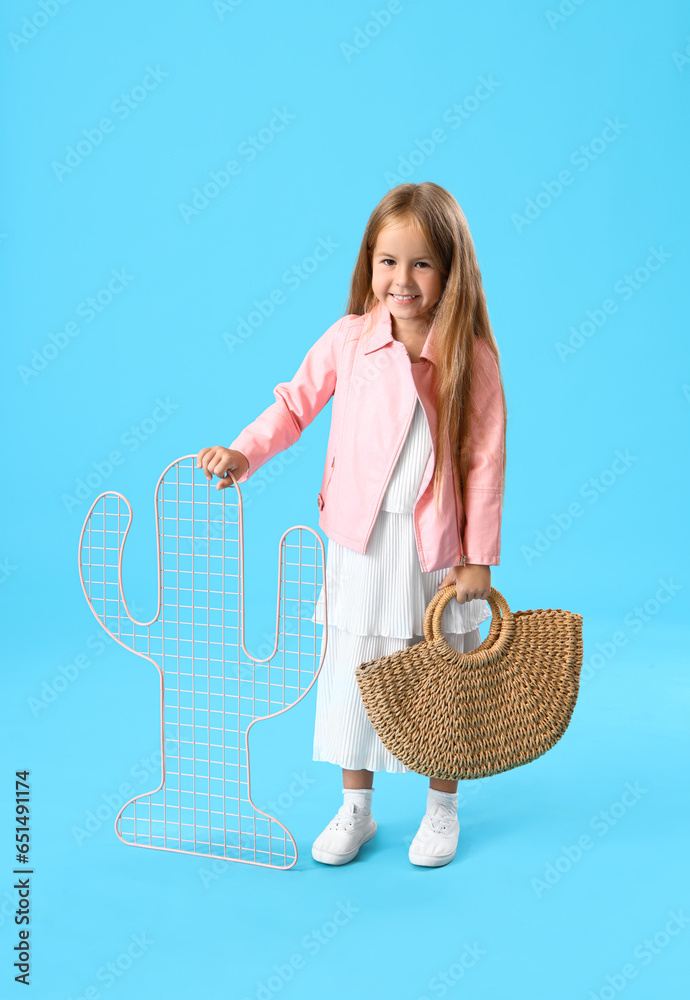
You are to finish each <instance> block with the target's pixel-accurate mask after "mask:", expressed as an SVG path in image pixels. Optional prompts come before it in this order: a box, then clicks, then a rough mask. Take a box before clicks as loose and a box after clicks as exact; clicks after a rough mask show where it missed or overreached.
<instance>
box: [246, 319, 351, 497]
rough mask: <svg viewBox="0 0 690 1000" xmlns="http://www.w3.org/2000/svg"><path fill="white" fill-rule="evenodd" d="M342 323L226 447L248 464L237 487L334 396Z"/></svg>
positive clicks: (341, 321)
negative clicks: (273, 399) (240, 454)
mask: <svg viewBox="0 0 690 1000" xmlns="http://www.w3.org/2000/svg"><path fill="white" fill-rule="evenodd" d="M345 319H346V317H341V318H340V319H339V320H336V322H335V323H333V325H332V326H330V327H329V328H328V330H326V332H325V333H324V334H322V336H321V337H319V339H318V340H317V341H316V343H315V344H314V345H313V346H312V347H311V348H310V349H309V350H308V351H307V354H306V356H305V358H304V360H303V361H302V364H301V365H300V366H299V368H298V369H297V372H296V373H295V375H294V377H293V378H292V379H291V380H290V381H289V382H279V383H278V385H277V386H276V387H275V389H274V390H273V394H274V395H275V397H276V401H275V403H272V404H271V405H270V406H269V407H267V408H266V409H265V410H264V411H263V413H260V414H259V416H258V417H257V418H256V419H255V420H253V421H252V422H251V423H250V424H248V425H247V426H246V427H245V428H244V430H242V431H240V433H239V434H238V435H237V437H236V438H235V440H234V441H233V442H232V443H231V444H230V445H229V446H228V447H229V448H230V449H232V450H236V451H239V452H241V453H242V454H243V455H244V456H245V457H246V459H247V461H248V462H249V467H248V469H247V470H246V472H244V473H243V474H242V476H241V477H240V478H239V479H238V480H237V482H238V483H243V482H245V481H246V480H247V479H248V478H249V476H250V475H252V474H253V473H254V472H256V470H257V469H259V468H261V466H262V465H264V464H265V463H266V462H268V461H270V459H272V458H273V457H274V455H277V454H278V452H280V451H285V449H286V448H289V447H290V446H291V445H293V444H294V443H295V442H296V441H297V440H298V439H299V437H300V435H301V433H302V431H303V430H304V428H305V427H306V426H307V425H308V424H310V423H311V422H312V420H313V419H314V417H315V416H316V415H317V413H319V412H320V411H321V410H322V409H323V407H324V406H325V405H326V403H327V402H328V400H329V399H330V398H331V396H332V395H333V393H334V392H335V383H336V369H337V360H338V356H339V351H340V343H341V340H340V336H339V335H340V333H341V331H342V329H343V327H344V323H345Z"/></svg>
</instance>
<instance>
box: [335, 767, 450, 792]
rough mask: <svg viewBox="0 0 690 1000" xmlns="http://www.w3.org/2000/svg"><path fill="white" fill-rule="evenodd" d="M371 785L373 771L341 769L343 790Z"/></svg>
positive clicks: (369, 786)
mask: <svg viewBox="0 0 690 1000" xmlns="http://www.w3.org/2000/svg"><path fill="white" fill-rule="evenodd" d="M373 784H374V772H373V771H367V770H366V768H362V770H361V771H349V770H348V769H347V768H345V767H344V768H343V788H372V787H373ZM446 784H447V782H446Z"/></svg>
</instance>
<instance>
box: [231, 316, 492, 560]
mask: <svg viewBox="0 0 690 1000" xmlns="http://www.w3.org/2000/svg"><path fill="white" fill-rule="evenodd" d="M369 322H371V323H372V324H373V329H370V330H369V332H368V333H367V335H366V336H365V337H364V338H363V340H361V341H360V334H361V333H362V332H363V331H365V330H367V329H368V324H369ZM433 334H434V330H433V325H432V327H431V328H430V330H429V333H428V335H427V338H426V342H425V344H424V348H423V350H422V352H421V355H420V358H421V360H420V361H418V362H415V363H411V362H410V357H409V354H408V352H407V348H406V347H405V345H404V344H402V343H401V342H400V341H397V340H395V339H394V337H393V335H392V326H391V314H390V312H389V310H388V309H387V308H386V306H385V305H383V304H382V303H381V302H378V303H377V304H376V306H375V307H374V308H373V309H372V310H371V312H370V313H367V314H366V315H364V316H357V315H355V314H350V315H348V316H343V317H342V318H341V319H339V320H337V321H336V322H335V323H334V324H333V325H332V326H331V327H329V329H328V330H326V332H325V333H324V334H323V335H322V336H321V337H320V338H319V339H318V340H317V341H316V343H315V344H314V345H313V346H312V347H311V348H310V349H309V351H308V352H307V354H306V356H305V358H304V360H303V361H302V364H301V365H300V367H299V369H298V370H297V372H296V374H295V376H294V378H293V379H292V380H291V381H290V382H281V383H279V384H278V385H277V386H276V387H275V389H274V390H273V392H274V395H275V397H276V401H275V403H272V404H271V405H270V406H269V407H268V408H267V409H266V410H264V412H263V413H261V414H259V416H258V417H257V418H256V420H254V421H253V422H252V423H250V424H249V425H248V426H247V427H245V428H244V430H243V431H241V433H240V434H239V435H238V436H237V437H236V438H235V440H234V441H233V442H232V444H230V445H229V446H228V447H230V448H232V449H236V450H237V451H240V452H241V453H242V454H243V455H244V456H245V457H246V458H247V460H248V462H249V468H248V470H247V471H246V472H245V474H244V475H243V476H242V477H241V478H240V479H239V480H238V482H240V483H242V482H245V481H246V480H247V479H248V478H249V477H250V475H252V473H253V472H255V471H256V470H257V469H258V468H260V467H261V466H262V465H263V464H264V463H265V462H268V461H269V460H270V459H271V458H273V457H274V455H276V454H278V452H280V451H283V450H284V449H286V448H289V447H290V446H291V445H293V444H294V443H295V442H296V441H297V440H298V438H299V437H300V435H301V433H302V431H303V430H304V428H305V427H306V426H307V425H308V424H310V423H311V421H312V420H313V419H314V417H315V416H316V415H317V413H319V411H320V410H321V409H322V408H323V407H324V406H325V405H326V403H327V402H328V400H329V399H330V398H331V397H333V410H332V415H331V428H330V435H329V438H328V446H327V451H326V461H325V465H324V472H323V477H322V481H321V490H320V492H319V494H318V506H319V510H320V512H321V513H320V515H319V527H320V528H321V529H322V530H323V531H324V533H325V534H326V535H327V536H328V537H329V538H331V539H333V540H334V541H336V542H339V543H340V544H341V545H344V546H346V547H347V548H350V549H354V550H355V551H356V552H362V553H363V552H365V551H366V547H367V543H368V541H369V536H370V535H371V531H372V528H373V526H374V521H375V519H376V515H377V514H378V511H379V507H380V504H381V500H382V499H383V494H384V492H385V490H386V487H387V485H388V482H389V480H390V477H391V473H392V471H393V467H394V465H395V461H396V459H397V457H398V454H399V453H400V450H401V448H402V445H403V442H404V440H405V436H406V434H407V430H408V427H409V426H410V423H411V420H412V415H413V411H414V405H415V402H416V398H417V396H419V398H420V400H421V402H422V405H423V407H424V411H425V413H426V416H427V420H428V421H429V431H430V433H431V440H432V442H433V441H434V436H435V433H436V405H435V363H434V344H433ZM472 391H473V398H474V399H475V400H476V405H477V407H478V411H479V412H480V413H481V414H482V415H483V418H482V442H481V447H480V444H479V439H478V436H477V434H476V432H475V435H474V442H475V443H474V445H473V447H472V448H471V461H470V471H469V475H468V482H467V487H466V491H465V496H464V498H463V500H464V510H463V512H462V517H461V519H460V523H461V525H462V529H463V530H462V533H461V534H462V537H458V530H457V526H456V525H457V521H456V514H455V498H454V493H453V489H452V480H451V465H450V458H449V456H448V455H447V456H446V467H445V485H444V488H443V490H442V492H441V495H440V498H439V500H440V502H439V511H438V515H437V514H436V512H435V511H434V500H433V492H432V483H431V478H432V473H433V467H434V457H435V456H434V454H433V449H432V454H431V455H430V456H429V460H428V462H427V465H426V468H425V470H424V475H423V478H422V482H421V485H420V489H419V495H418V497H417V501H416V503H415V508H414V526H415V535H416V541H417V551H418V554H419V562H420V565H421V568H422V570H423V571H424V572H427V573H428V572H431V571H432V570H436V569H445V568H447V567H450V566H458V565H461V564H462V563H463V562H467V563H477V564H482V565H493V566H498V564H499V561H500V559H499V557H500V551H501V513H502V511H501V483H502V479H501V464H502V457H503V449H504V447H505V440H504V435H503V401H502V397H501V390H500V382H499V375H498V365H497V364H496V359H495V358H494V356H493V353H492V352H491V350H490V348H489V347H488V345H487V344H486V342H485V341H483V340H478V341H477V345H476V350H475V368H474V370H473V375H472ZM492 457H493V461H491V458H492ZM463 557H464V558H463Z"/></svg>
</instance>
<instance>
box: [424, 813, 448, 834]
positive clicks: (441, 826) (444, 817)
mask: <svg viewBox="0 0 690 1000" xmlns="http://www.w3.org/2000/svg"><path fill="white" fill-rule="evenodd" d="M454 819H455V817H454V816H452V815H450V814H448V813H426V814H425V816H424V822H425V824H426V826H428V827H429V828H430V830H431V832H432V833H450V832H451V830H452V828H453V820H454Z"/></svg>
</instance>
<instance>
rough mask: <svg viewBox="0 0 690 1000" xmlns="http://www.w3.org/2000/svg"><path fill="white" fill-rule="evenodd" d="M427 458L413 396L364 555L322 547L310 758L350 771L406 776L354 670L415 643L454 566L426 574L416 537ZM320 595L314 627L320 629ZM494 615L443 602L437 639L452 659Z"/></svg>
mask: <svg viewBox="0 0 690 1000" xmlns="http://www.w3.org/2000/svg"><path fill="white" fill-rule="evenodd" d="M431 450H432V441H431V434H430V431H429V423H428V421H427V418H426V414H425V413H424V408H423V407H422V404H421V402H420V400H419V397H417V403H416V406H415V411H414V415H413V418H412V422H411V424H410V428H409V431H408V435H407V437H406V439H405V442H404V444H403V447H402V449H401V451H400V454H399V455H398V459H397V461H396V464H395V467H394V469H393V473H392V475H391V479H390V481H389V483H388V486H387V488H386V492H385V493H384V496H383V500H382V503H381V508H380V510H379V513H378V515H377V518H376V521H375V523H374V527H373V529H372V533H371V536H370V538H369V542H368V545H367V551H366V552H365V553H364V554H362V553H360V552H355V551H354V550H353V549H348V548H345V546H343V545H340V544H339V543H338V542H334V541H333V540H331V539H328V550H327V555H326V592H327V598H328V626H327V628H328V633H327V643H326V654H325V656H324V662H323V665H322V667H321V672H320V674H319V677H318V680H317V695H316V720H315V727H314V754H313V759H314V760H320V761H329V762H330V763H332V764H337V765H338V766H340V767H345V768H348V769H351V770H360V769H361V768H366V769H367V770H369V771H392V772H408V771H410V768H409V767H406V766H405V765H404V764H402V763H401V762H400V761H399V760H398V759H397V758H396V757H394V756H393V755H392V754H391V753H390V751H389V750H387V749H386V747H385V746H384V745H383V743H382V742H381V740H380V738H379V736H378V735H377V733H376V730H375V729H374V727H373V726H372V724H371V722H370V721H369V717H368V716H367V714H366V710H365V708H364V703H363V701H362V696H361V694H360V691H359V687H358V685H357V679H356V677H355V669H356V668H357V667H358V666H359V664H360V663H364V662H365V661H367V660H374V659H376V658H377V657H379V656H385V655H387V654H389V653H393V652H395V651H396V650H398V649H404V648H405V647H406V646H411V645H414V644H415V643H418V642H421V641H422V640H423V638H424V630H423V621H424V612H425V610H426V606H427V604H428V603H429V601H430V600H431V598H432V597H433V596H434V594H436V593H437V592H438V585H439V583H440V582H441V581H442V580H443V578H444V576H445V575H446V573H447V572H448V570H449V569H451V567H450V566H449V567H447V568H446V569H438V570H433V571H432V572H431V573H424V572H423V571H422V568H421V566H420V563H419V555H418V553H417V546H416V541H415V531H414V520H413V514H414V505H415V501H416V499H417V494H418V493H419V488H420V486H421V482H422V477H423V475H424V469H425V467H426V464H427V461H428V458H429V454H430V452H431ZM323 610H324V609H323V588H321V592H320V594H319V598H318V601H317V605H316V610H315V613H314V617H313V619H312V621H317V622H321V623H323V621H324V615H323ZM490 617H491V609H490V607H489V605H488V603H487V602H486V601H483V600H475V601H469V602H467V603H465V604H458V602H457V601H456V600H452V601H450V602H449V603H448V604H447V605H446V608H445V610H444V613H443V622H442V628H443V634H444V635H445V637H446V638H447V640H448V642H449V643H450V645H451V646H452V647H453V648H454V649H457V650H458V652H467V651H469V650H471V649H475V648H476V647H477V646H478V645H479V644H480V642H481V635H480V632H479V628H478V625H479V623H480V622H483V621H485V620H486V619H487V618H490Z"/></svg>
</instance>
